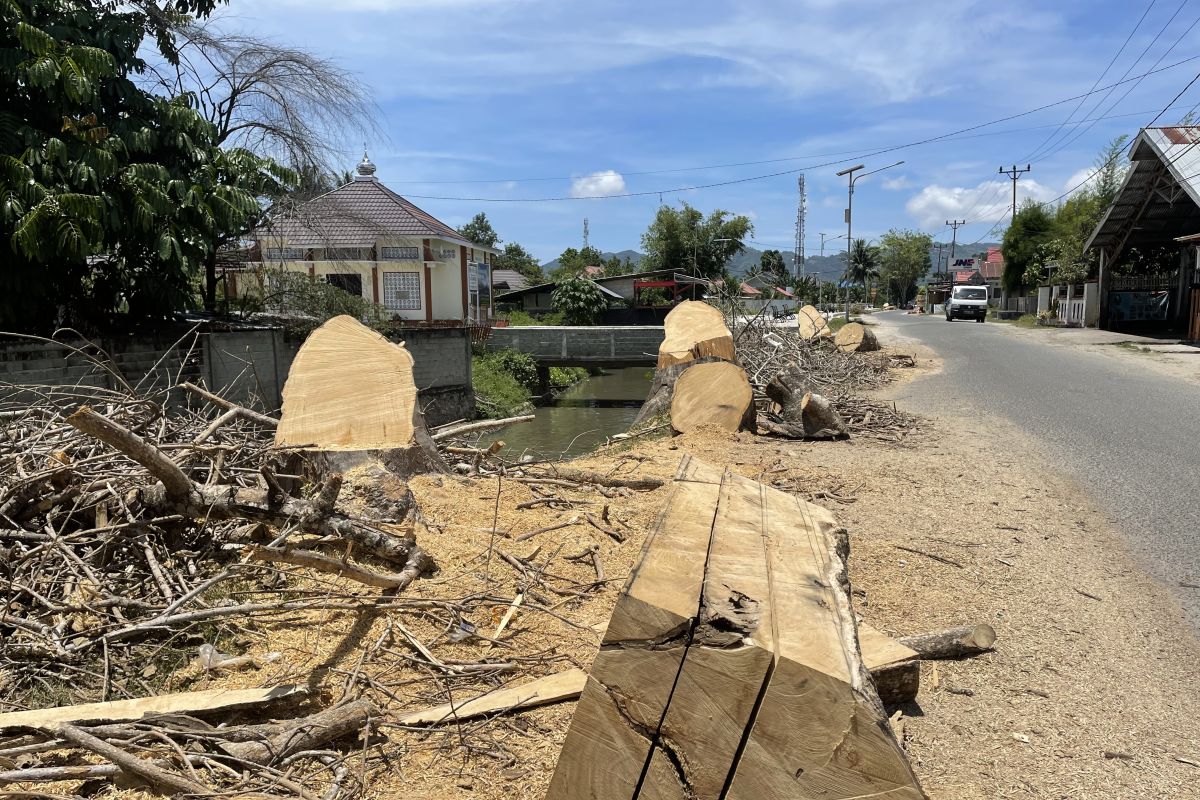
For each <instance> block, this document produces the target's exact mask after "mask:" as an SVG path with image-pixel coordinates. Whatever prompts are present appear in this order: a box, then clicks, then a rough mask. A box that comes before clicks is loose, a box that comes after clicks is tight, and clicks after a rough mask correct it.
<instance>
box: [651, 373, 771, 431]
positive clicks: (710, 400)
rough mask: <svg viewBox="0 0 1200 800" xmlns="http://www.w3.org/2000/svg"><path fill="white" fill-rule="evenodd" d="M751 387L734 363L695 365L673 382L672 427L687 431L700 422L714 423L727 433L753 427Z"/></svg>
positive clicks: (752, 428)
mask: <svg viewBox="0 0 1200 800" xmlns="http://www.w3.org/2000/svg"><path fill="white" fill-rule="evenodd" d="M755 416H756V413H755V408H754V390H753V389H751V388H750V381H749V380H748V379H747V378H746V372H745V370H743V369H742V368H741V367H739V366H738V365H737V364H732V363H730V362H728V361H714V362H711V363H708V364H696V365H695V366H693V367H691V368H690V369H688V370H687V371H685V372H684V373H683V374H682V375H680V376H679V379H678V380H677V381H675V391H674V393H673V395H672V397H671V427H672V428H674V429H675V430H676V431H677V432H679V433H687V432H688V431H690V430H693V429H694V428H696V427H698V426H700V425H716V426H718V427H720V428H724V429H725V430H727V431H729V432H730V433H734V432H736V431H740V430H754V420H755Z"/></svg>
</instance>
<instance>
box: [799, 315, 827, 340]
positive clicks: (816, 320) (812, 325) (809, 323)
mask: <svg viewBox="0 0 1200 800" xmlns="http://www.w3.org/2000/svg"><path fill="white" fill-rule="evenodd" d="M796 325H797V326H798V327H799V329H800V338H801V339H803V340H805V341H811V340H812V339H825V338H828V337H830V336H833V331H832V330H830V328H829V323H828V322H826V321H825V317H824V316H823V315H822V314H821V312H820V311H818V310H817V309H815V308H813V307H812V306H804V307H803V308H801V309H800V310H799V311H797V312H796Z"/></svg>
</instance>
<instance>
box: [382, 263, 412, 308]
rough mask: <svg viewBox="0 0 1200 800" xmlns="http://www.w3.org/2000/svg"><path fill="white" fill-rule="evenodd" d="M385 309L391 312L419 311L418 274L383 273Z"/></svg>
mask: <svg viewBox="0 0 1200 800" xmlns="http://www.w3.org/2000/svg"><path fill="white" fill-rule="evenodd" d="M383 307H384V308H386V309H388V310H389V311H419V310H420V309H421V277H420V275H419V274H418V273H416V272H385V273H383Z"/></svg>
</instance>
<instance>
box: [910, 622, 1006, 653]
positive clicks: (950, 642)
mask: <svg viewBox="0 0 1200 800" xmlns="http://www.w3.org/2000/svg"><path fill="white" fill-rule="evenodd" d="M897 641H899V642H900V643H901V644H903V645H904V646H905V647H910V648H912V649H913V650H915V651H917V653H918V654H920V656H921V658H965V657H967V656H977V655H979V654H980V653H986V652H987V651H988V650H991V649H992V646H993V645H995V643H996V631H995V629H994V628H992V626H991V625H987V624H982V623H981V624H979V625H963V626H961V627H958V628H950V629H948V630H944V631H934V632H933V633H922V634H918V635H916V636H901V637H900V638H899V639H898V640H897Z"/></svg>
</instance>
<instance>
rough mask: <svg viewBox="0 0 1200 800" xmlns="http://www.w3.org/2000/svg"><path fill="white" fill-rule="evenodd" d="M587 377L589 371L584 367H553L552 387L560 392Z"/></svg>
mask: <svg viewBox="0 0 1200 800" xmlns="http://www.w3.org/2000/svg"><path fill="white" fill-rule="evenodd" d="M587 377H588V371H587V370H586V369H584V368H583V367H551V368H550V388H551V389H553V390H554V391H556V392H559V391H562V390H563V389H567V388H570V387H571V386H574V385H575V384H577V383H579V382H580V381H583V380H587Z"/></svg>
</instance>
